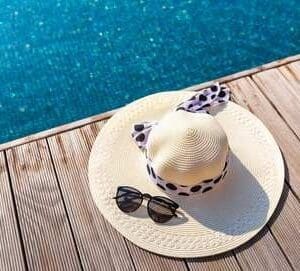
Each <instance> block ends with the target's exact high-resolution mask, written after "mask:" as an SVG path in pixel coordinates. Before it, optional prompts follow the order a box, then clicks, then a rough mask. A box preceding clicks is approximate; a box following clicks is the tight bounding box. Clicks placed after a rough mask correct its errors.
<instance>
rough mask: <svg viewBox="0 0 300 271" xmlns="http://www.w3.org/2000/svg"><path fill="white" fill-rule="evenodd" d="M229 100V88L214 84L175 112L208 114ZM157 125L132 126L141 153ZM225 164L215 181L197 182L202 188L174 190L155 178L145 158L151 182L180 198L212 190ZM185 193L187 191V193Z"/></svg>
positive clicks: (146, 122)
mask: <svg viewBox="0 0 300 271" xmlns="http://www.w3.org/2000/svg"><path fill="white" fill-rule="evenodd" d="M229 99H230V90H229V88H227V87H226V86H225V85H220V84H219V83H215V84H213V85H211V86H210V87H208V88H205V89H201V90H199V91H197V93H196V94H195V95H193V96H192V97H191V98H189V99H188V100H186V101H184V102H182V103H180V104H179V105H177V106H176V108H175V111H178V110H184V111H187V112H190V113H207V114H209V110H210V109H211V108H212V107H215V106H218V105H220V104H223V103H227V102H228V101H229ZM157 124H158V122H156V121H152V122H149V121H143V122H140V123H135V124H134V125H133V129H132V133H131V136H132V138H133V140H134V141H135V143H136V144H137V146H138V147H139V148H140V149H141V150H143V151H144V150H146V144H147V141H148V137H149V134H150V132H151V130H152V128H153V127H154V126H155V125H157ZM227 164H228V161H226V164H225V166H224V169H223V172H222V173H221V175H220V176H217V177H216V180H217V181H216V180H215V179H212V180H210V182H205V180H204V181H203V180H202V181H201V182H199V183H202V186H200V185H196V186H195V187H196V188H195V187H194V188H193V187H187V186H176V189H171V188H170V187H173V186H172V185H173V184H172V183H170V182H167V181H165V180H163V179H162V178H160V177H159V176H157V175H156V174H155V173H154V171H153V168H152V167H151V161H150V160H149V158H147V169H148V173H149V176H150V178H151V180H152V181H154V182H155V183H156V184H157V185H158V186H159V187H160V188H161V189H163V188H162V187H164V188H165V189H163V190H165V191H166V192H169V193H173V192H175V190H177V193H176V194H177V195H182V196H186V195H187V194H188V195H190V194H191V192H192V194H194V193H203V191H204V192H206V191H208V190H210V189H212V187H213V186H214V185H215V184H217V183H218V182H219V181H220V180H221V179H223V178H224V176H225V175H226V173H227V171H226V168H227ZM149 169H150V170H149ZM154 176H155V177H154ZM219 177H220V178H219ZM208 183H210V186H209V188H208V187H207V186H206V185H205V184H208ZM167 184H169V185H168V186H169V187H168V186H167ZM203 184H204V185H203ZM199 187H201V189H198V188H199ZM178 191H179V192H178ZM187 191H189V193H187Z"/></svg>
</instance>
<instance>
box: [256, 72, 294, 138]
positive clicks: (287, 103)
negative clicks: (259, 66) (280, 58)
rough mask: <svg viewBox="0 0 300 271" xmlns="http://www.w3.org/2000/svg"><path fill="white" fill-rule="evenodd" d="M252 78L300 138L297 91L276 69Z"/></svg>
mask: <svg viewBox="0 0 300 271" xmlns="http://www.w3.org/2000/svg"><path fill="white" fill-rule="evenodd" d="M252 78H253V80H254V81H255V83H256V84H257V85H258V86H259V88H260V89H261V90H262V92H263V93H264V94H265V95H266V96H267V97H268V99H269V100H270V101H271V103H272V104H273V106H274V107H275V108H276V109H277V111H279V112H280V114H281V116H282V117H283V119H284V120H285V121H286V122H287V124H288V125H289V126H290V127H291V128H292V129H293V131H294V132H295V134H296V135H297V136H298V138H300V121H299V111H300V93H299V91H297V90H296V89H294V88H293V87H292V85H291V84H290V83H289V81H288V80H287V79H286V78H285V77H284V76H283V74H282V73H280V72H279V70H277V69H271V70H267V71H264V72H261V73H257V74H255V75H253V76H252Z"/></svg>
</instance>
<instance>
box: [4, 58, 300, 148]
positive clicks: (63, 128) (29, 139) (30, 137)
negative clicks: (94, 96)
mask: <svg viewBox="0 0 300 271" xmlns="http://www.w3.org/2000/svg"><path fill="white" fill-rule="evenodd" d="M298 60H300V54H297V55H293V56H289V57H285V58H282V59H279V60H275V61H272V62H270V63H267V64H263V65H260V66H257V67H254V68H250V69H247V70H244V71H240V72H237V73H234V74H230V75H226V76H223V77H220V78H217V79H214V80H211V81H207V82H203V83H200V84H196V85H193V86H190V87H187V88H183V89H181V90H189V91H196V90H199V89H201V88H205V87H207V86H209V85H211V84H212V83H213V82H215V81H218V82H220V83H227V82H230V81H233V80H236V79H239V78H241V77H245V76H249V75H253V74H255V73H258V72H261V71H265V70H269V69H272V68H276V67H279V66H282V65H285V64H288V63H291V62H295V61H298ZM117 110H118V108H117V109H114V110H111V111H107V112H104V113H100V114H97V115H94V116H91V117H88V118H84V119H81V120H78V121H74V122H71V123H67V124H64V125H61V126H57V127H54V128H51V129H48V130H44V131H41V132H38V133H35V134H32V135H28V136H25V137H22V138H19V139H15V140H12V141H9V142H6V143H3V144H0V151H4V150H7V149H10V148H13V147H16V146H19V145H23V144H26V143H29V142H32V141H35V140H39V139H42V138H46V137H50V136H53V135H56V134H59V133H62V132H66V131H70V130H73V129H76V128H80V127H82V126H85V125H87V124H90V123H93V122H97V121H101V120H105V119H108V118H110V117H111V116H112V115H113V114H114V113H115V112H117Z"/></svg>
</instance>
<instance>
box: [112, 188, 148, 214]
mask: <svg viewBox="0 0 300 271" xmlns="http://www.w3.org/2000/svg"><path fill="white" fill-rule="evenodd" d="M116 200H117V205H118V207H119V208H120V209H121V210H122V211H123V212H125V213H131V212H134V211H135V210H136V209H138V208H139V207H140V206H141V204H142V201H143V198H142V195H141V193H140V192H139V191H138V190H135V189H133V188H130V187H120V188H119V189H118V192H117V199H116Z"/></svg>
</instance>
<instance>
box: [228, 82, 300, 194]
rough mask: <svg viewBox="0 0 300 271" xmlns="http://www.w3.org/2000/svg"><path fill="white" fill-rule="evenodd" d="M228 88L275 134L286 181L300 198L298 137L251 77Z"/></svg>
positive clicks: (299, 146) (299, 148)
mask: <svg viewBox="0 0 300 271" xmlns="http://www.w3.org/2000/svg"><path fill="white" fill-rule="evenodd" d="M228 86H229V87H230V88H231V89H232V95H233V98H234V99H235V100H236V101H237V102H238V103H239V104H240V105H242V106H243V107H245V108H248V109H249V110H250V111H251V112H252V113H254V114H255V115H256V116H258V117H259V118H260V119H261V121H262V122H263V123H264V124H265V125H266V127H267V128H268V129H269V130H270V132H271V133H272V134H273V136H274V138H275V140H276V141H277V143H278V145H279V147H280V149H281V151H282V153H283V156H284V159H285V162H286V180H287V181H288V182H289V183H290V186H291V188H292V190H293V191H294V192H295V193H296V194H297V195H298V197H299V198H300V179H299V176H300V163H299V157H300V142H299V140H298V138H297V136H295V134H294V133H293V132H292V130H291V129H290V128H289V126H288V125H287V124H286V122H285V121H284V120H283V119H282V118H281V116H280V114H279V113H278V112H277V111H276V110H275V108H274V107H273V106H272V105H271V104H270V103H269V101H268V100H267V98H266V97H265V96H264V95H263V93H262V92H261V91H260V89H259V88H258V87H257V85H256V84H255V83H254V82H253V81H252V80H251V79H250V78H249V77H247V78H243V79H239V80H236V81H233V82H230V83H228Z"/></svg>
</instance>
